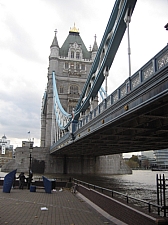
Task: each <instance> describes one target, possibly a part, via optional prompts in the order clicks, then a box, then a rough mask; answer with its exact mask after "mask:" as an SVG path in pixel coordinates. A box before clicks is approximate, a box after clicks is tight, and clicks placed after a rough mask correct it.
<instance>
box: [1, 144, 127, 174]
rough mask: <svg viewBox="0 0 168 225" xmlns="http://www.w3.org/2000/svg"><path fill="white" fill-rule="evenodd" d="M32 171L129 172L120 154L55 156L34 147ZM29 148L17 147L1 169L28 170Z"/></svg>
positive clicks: (76, 172) (60, 172)
mask: <svg viewBox="0 0 168 225" xmlns="http://www.w3.org/2000/svg"><path fill="white" fill-rule="evenodd" d="M31 157H32V159H31V162H32V167H31V168H32V171H33V173H39V174H48V173H50V174H52V173H57V174H72V173H73V174H128V173H131V170H130V168H128V167H127V166H126V165H125V163H124V161H123V159H122V156H121V155H113V156H101V157H91V156H71V157H70V156H55V155H50V150H49V148H44V147H34V148H33V151H32V153H31ZM29 165H30V149H29V148H28V147H18V148H16V152H15V159H13V160H12V161H11V162H8V163H7V164H5V165H4V166H3V167H2V169H1V171H3V172H9V171H12V170H14V169H17V172H25V173H28V172H29Z"/></svg>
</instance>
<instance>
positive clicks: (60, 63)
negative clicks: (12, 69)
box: [41, 24, 98, 147]
mask: <svg viewBox="0 0 168 225" xmlns="http://www.w3.org/2000/svg"><path fill="white" fill-rule="evenodd" d="M50 50H51V51H50V56H49V68H48V83H47V90H46V92H45V94H44V97H43V105H42V112H41V147H49V146H51V145H52V144H53V141H52V134H51V127H52V110H53V109H52V107H53V99H52V96H53V90H52V72H53V71H55V76H56V84H57V90H58V94H59V98H60V102H61V104H62V106H63V108H64V109H65V111H67V112H68V113H72V111H73V108H75V106H76V105H77V102H78V100H79V97H80V95H81V92H82V89H83V86H84V84H85V82H86V79H87V76H88V74H89V71H90V68H91V66H92V63H93V61H94V58H95V56H96V53H97V50H98V46H97V42H96V36H95V40H94V44H93V48H92V49H90V50H89V51H88V50H87V48H86V46H85V44H84V42H83V40H82V38H81V36H80V34H79V30H78V29H76V27H75V24H74V27H73V28H71V29H70V31H69V34H68V36H67V38H66V40H65V41H64V43H63V45H62V47H61V48H60V47H59V44H58V40H57V32H56V31H55V36H54V39H53V42H52V45H51V47H50ZM97 104H98V98H97V97H96V98H95V100H94V101H93V105H92V107H93V108H95V107H96V106H97ZM88 110H89V109H88Z"/></svg>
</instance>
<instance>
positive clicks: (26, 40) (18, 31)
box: [0, 16, 44, 62]
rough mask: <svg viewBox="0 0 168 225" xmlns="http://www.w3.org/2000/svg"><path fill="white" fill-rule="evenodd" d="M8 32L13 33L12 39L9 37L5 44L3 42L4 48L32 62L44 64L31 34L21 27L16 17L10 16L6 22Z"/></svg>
mask: <svg viewBox="0 0 168 225" xmlns="http://www.w3.org/2000/svg"><path fill="white" fill-rule="evenodd" d="M4 23H5V25H6V26H7V28H8V30H9V31H10V33H11V38H10V37H8V38H7V39H6V41H5V42H3V43H2V42H1V43H0V46H1V47H2V48H9V49H10V50H11V51H12V52H14V53H15V54H17V55H19V56H20V57H21V58H25V59H26V60H29V61H30V60H31V61H34V60H36V61H39V62H43V61H44V60H43V59H42V58H41V57H40V56H39V55H38V52H37V50H36V49H35V48H34V47H33V41H32V38H31V36H30V34H29V33H27V32H26V30H25V28H24V27H21V26H20V25H19V23H18V22H17V21H16V20H15V18H14V17H12V16H9V17H7V18H6V20H5V21H4Z"/></svg>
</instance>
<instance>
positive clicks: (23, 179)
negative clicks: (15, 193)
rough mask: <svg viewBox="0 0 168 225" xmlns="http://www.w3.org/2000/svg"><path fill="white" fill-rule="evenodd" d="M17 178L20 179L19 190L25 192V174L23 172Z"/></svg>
mask: <svg viewBox="0 0 168 225" xmlns="http://www.w3.org/2000/svg"><path fill="white" fill-rule="evenodd" d="M17 178H19V189H22V190H23V187H24V182H25V175H24V173H23V172H21V173H20V174H19V176H18V177H17Z"/></svg>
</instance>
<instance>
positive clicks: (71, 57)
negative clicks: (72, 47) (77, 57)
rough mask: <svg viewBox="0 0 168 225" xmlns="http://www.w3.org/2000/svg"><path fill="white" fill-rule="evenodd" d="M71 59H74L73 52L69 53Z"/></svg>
mask: <svg viewBox="0 0 168 225" xmlns="http://www.w3.org/2000/svg"><path fill="white" fill-rule="evenodd" d="M71 58H72V59H74V51H71Z"/></svg>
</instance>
